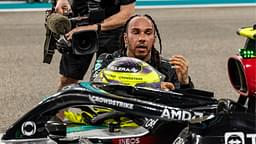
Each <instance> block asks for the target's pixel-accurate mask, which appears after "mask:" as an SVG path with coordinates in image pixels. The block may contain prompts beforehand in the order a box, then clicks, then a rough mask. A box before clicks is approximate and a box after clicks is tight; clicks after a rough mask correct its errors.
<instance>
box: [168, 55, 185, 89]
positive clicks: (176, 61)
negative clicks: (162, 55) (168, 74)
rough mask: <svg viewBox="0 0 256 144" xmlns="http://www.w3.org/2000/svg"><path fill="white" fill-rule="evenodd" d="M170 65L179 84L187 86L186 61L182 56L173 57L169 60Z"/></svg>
mask: <svg viewBox="0 0 256 144" xmlns="http://www.w3.org/2000/svg"><path fill="white" fill-rule="evenodd" d="M170 64H171V65H174V68H175V69H176V74H177V77H178V80H179V82H180V83H181V84H184V85H185V84H189V76H188V61H187V59H185V58H184V57H183V56H182V55H174V56H172V57H171V58H170Z"/></svg>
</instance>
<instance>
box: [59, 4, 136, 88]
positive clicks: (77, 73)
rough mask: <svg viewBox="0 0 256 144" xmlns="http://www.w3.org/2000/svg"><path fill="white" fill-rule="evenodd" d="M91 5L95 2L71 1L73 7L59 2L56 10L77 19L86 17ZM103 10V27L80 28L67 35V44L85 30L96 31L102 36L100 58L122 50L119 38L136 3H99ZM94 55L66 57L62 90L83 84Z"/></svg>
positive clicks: (61, 79)
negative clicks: (72, 85) (75, 34)
mask: <svg viewBox="0 0 256 144" xmlns="http://www.w3.org/2000/svg"><path fill="white" fill-rule="evenodd" d="M88 1H96V0H72V3H71V4H70V3H69V1H68V0H58V1H57V3H56V6H55V10H56V12H57V13H61V14H64V13H65V12H67V11H72V12H73V14H74V16H84V14H85V13H86V10H85V8H84V7H85V5H86V4H88ZM96 2H100V7H101V8H103V9H104V13H105V19H104V20H103V21H102V22H101V23H97V24H92V25H86V26H79V27H76V28H74V29H72V30H71V31H70V32H68V33H67V34H65V36H66V38H67V39H68V40H71V38H72V35H73V33H75V32H78V31H82V30H95V31H98V32H99V31H100V32H99V50H98V52H97V54H96V55H97V56H99V55H100V54H102V53H113V52H114V51H115V50H118V49H119V48H120V40H119V38H120V35H121V33H122V30H123V25H124V24H125V22H126V21H127V19H128V18H129V17H130V16H131V15H132V14H133V13H134V10H135V0H97V1H96ZM92 58H93V54H89V55H84V56H80V55H75V54H67V53H63V54H62V57H61V61H60V68H59V72H60V74H61V77H60V84H59V89H61V88H62V87H64V86H66V85H68V84H71V83H76V82H78V80H82V79H83V77H84V75H85V73H86V72H87V69H88V68H89V65H90V63H91V60H92Z"/></svg>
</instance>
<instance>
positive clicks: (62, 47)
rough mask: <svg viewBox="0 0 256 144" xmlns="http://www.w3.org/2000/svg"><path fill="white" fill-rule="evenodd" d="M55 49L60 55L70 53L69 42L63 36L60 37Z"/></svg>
mask: <svg viewBox="0 0 256 144" xmlns="http://www.w3.org/2000/svg"><path fill="white" fill-rule="evenodd" d="M56 49H57V50H58V51H59V52H60V53H68V54H69V53H72V48H71V42H70V41H68V40H67V39H66V37H65V36H64V35H60V38H59V39H58V40H57V41H56Z"/></svg>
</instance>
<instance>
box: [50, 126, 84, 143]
mask: <svg viewBox="0 0 256 144" xmlns="http://www.w3.org/2000/svg"><path fill="white" fill-rule="evenodd" d="M45 128H46V130H47V132H48V133H49V137H50V139H52V140H53V141H55V142H56V143H58V144H67V143H79V137H76V138H68V137H67V125H66V124H65V123H61V122H56V121H48V122H47V123H46V125H45Z"/></svg>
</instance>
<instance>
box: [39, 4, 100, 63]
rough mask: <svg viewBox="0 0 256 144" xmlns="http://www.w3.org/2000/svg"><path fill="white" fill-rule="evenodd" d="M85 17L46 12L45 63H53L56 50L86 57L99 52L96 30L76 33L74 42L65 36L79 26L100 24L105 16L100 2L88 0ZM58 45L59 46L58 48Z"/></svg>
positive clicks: (52, 10) (68, 13) (53, 10)
mask: <svg viewBox="0 0 256 144" xmlns="http://www.w3.org/2000/svg"><path fill="white" fill-rule="evenodd" d="M84 10H85V11H86V12H83V13H84V15H80V16H77V17H75V16H74V15H73V12H67V13H65V14H64V15H61V14H58V13H56V12H55V9H54V8H52V9H51V10H47V11H46V17H45V28H46V39H45V42H44V57H43V63H48V64H50V63H51V60H52V57H53V54H54V52H55V49H58V51H59V52H61V53H72V54H76V55H86V54H91V53H94V52H96V51H97V50H98V33H97V31H94V30H85V31H79V32H75V33H74V34H73V35H72V41H68V40H67V39H66V37H65V34H66V33H68V32H69V31H70V30H71V29H73V28H75V27H77V26H85V25H90V24H97V23H100V22H101V21H102V20H103V19H104V16H105V13H104V9H103V8H101V7H100V1H96V0H88V1H87V2H86V5H85V7H84ZM56 43H57V45H58V46H56Z"/></svg>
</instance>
